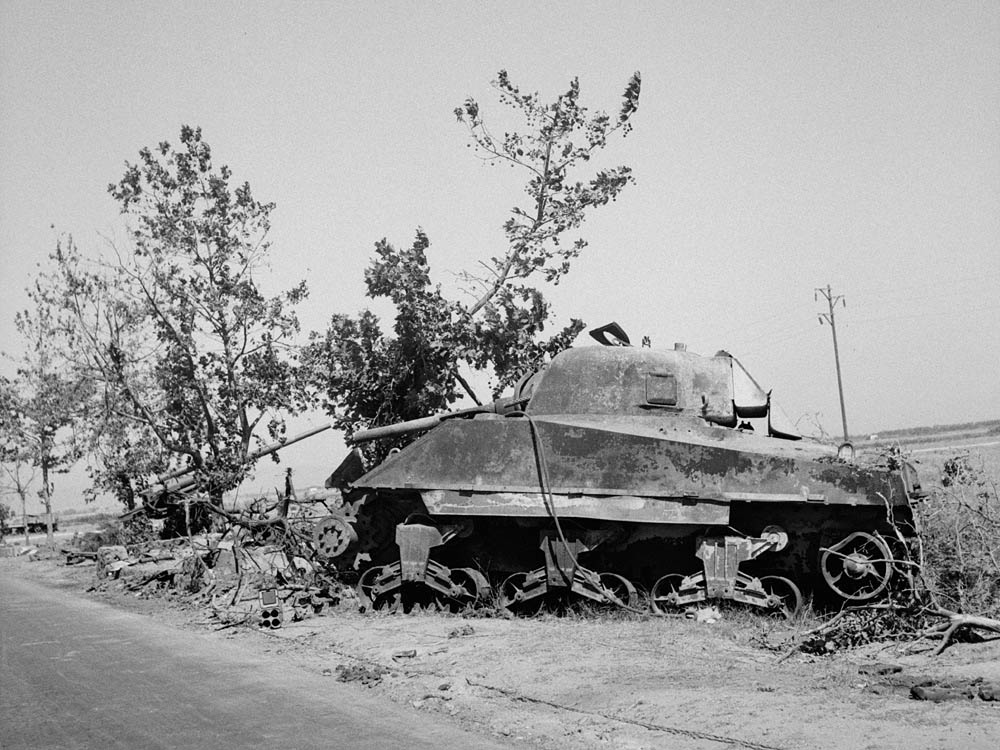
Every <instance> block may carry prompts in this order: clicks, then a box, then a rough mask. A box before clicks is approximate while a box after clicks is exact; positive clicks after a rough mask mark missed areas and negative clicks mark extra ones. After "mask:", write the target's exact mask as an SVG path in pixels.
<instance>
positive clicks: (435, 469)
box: [317, 324, 920, 614]
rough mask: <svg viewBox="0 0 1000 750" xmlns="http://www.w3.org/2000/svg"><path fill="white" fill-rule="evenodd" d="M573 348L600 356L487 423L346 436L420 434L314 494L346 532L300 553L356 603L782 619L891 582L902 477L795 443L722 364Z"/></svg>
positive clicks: (499, 408) (625, 346)
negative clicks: (324, 496)
mask: <svg viewBox="0 0 1000 750" xmlns="http://www.w3.org/2000/svg"><path fill="white" fill-rule="evenodd" d="M591 335H592V336H593V337H594V338H595V339H596V340H597V341H598V342H600V343H602V344H604V345H603V346H584V347H578V348H571V349H568V350H566V351H564V352H562V353H560V354H558V355H557V356H555V357H554V358H553V359H552V361H551V362H550V363H549V364H548V366H547V367H545V368H544V369H542V370H540V371H539V372H536V373H531V374H529V375H528V376H526V377H525V378H523V379H522V380H521V381H520V383H518V385H517V387H516V388H515V389H514V392H513V393H512V394H511V395H510V396H509V397H507V398H504V399H501V400H499V401H497V402H494V403H493V404H490V405H487V406H484V407H476V408H473V409H466V410H463V411H460V412H454V413H452V414H445V415H440V416H434V417H429V418H426V419H421V420H415V421H414V422H408V423H402V424H399V425H390V426H388V427H380V428H376V429H372V430H364V431H360V432H358V433H356V434H355V435H354V436H353V442H355V443H357V444H360V443H363V442H366V441H370V440H380V439H386V438H393V437H397V436H398V435H400V434H403V433H406V432H411V431H422V432H424V434H422V435H421V436H420V437H418V438H417V439H416V440H414V441H413V442H411V443H410V444H409V445H407V446H406V447H405V448H403V449H402V450H400V451H398V452H394V453H392V454H391V455H390V456H389V457H388V458H386V459H385V460H384V461H383V462H381V463H380V464H379V465H377V466H375V467H374V468H372V469H370V470H367V471H365V470H364V468H363V466H362V464H361V460H360V456H359V454H358V453H357V452H356V453H355V454H354V455H353V456H351V457H349V458H348V460H346V461H345V463H344V464H343V465H342V466H341V468H340V469H338V472H335V475H334V476H333V477H331V479H330V480H329V484H333V485H339V486H341V487H342V489H343V490H344V492H345V495H344V497H345V506H344V507H345V512H344V515H343V516H342V517H337V518H331V519H327V520H326V521H325V522H324V523H325V524H326V526H325V528H324V529H320V528H319V527H318V528H317V546H318V548H319V547H321V548H322V549H323V550H324V552H325V554H327V556H328V557H330V558H331V559H338V560H341V561H343V560H348V561H351V562H353V564H354V565H356V566H357V567H359V568H360V569H361V570H362V572H361V575H360V579H359V584H358V588H359V594H360V595H361V597H362V601H363V602H365V603H367V604H368V605H370V606H373V607H399V606H402V607H404V608H405V607H411V606H415V605H426V604H431V605H434V606H449V607H452V608H455V607H461V606H467V605H470V604H475V603H476V602H481V601H484V600H486V599H487V598H490V597H493V598H495V599H496V600H498V601H499V603H500V604H501V605H502V606H504V607H507V608H509V609H511V610H512V611H515V612H528V613H530V612H534V611H536V610H538V609H539V608H541V607H542V606H545V605H546V604H551V603H553V602H559V603H565V602H567V601H569V600H572V599H583V600H587V601H590V602H592V603H594V604H597V605H608V606H625V607H629V608H637V607H640V606H643V607H644V606H646V604H645V602H646V601H648V606H650V607H651V608H652V610H653V611H654V612H659V613H667V612H671V611H677V610H682V609H684V608H686V607H688V606H690V605H694V604H698V603H699V602H704V601H707V600H713V599H724V600H734V601H737V602H742V603H744V604H748V605H752V606H754V607H759V608H761V609H764V610H769V611H779V612H784V613H786V614H787V613H789V612H791V611H793V610H794V609H796V608H797V607H798V606H800V604H801V603H802V601H803V594H804V593H805V594H810V595H812V596H814V597H815V598H817V599H827V600H832V601H834V602H843V601H848V602H853V603H859V602H867V601H871V600H874V599H877V598H879V597H883V596H885V595H886V594H887V593H888V592H889V591H890V590H891V589H892V587H893V584H894V582H900V581H902V582H905V581H906V567H907V566H906V550H907V545H908V543H909V541H910V539H911V537H912V536H913V535H914V529H913V519H912V514H911V512H910V505H909V503H910V500H911V498H912V497H914V496H917V495H919V494H920V488H919V483H918V479H917V475H916V473H915V471H914V470H913V469H912V467H910V466H909V465H908V464H906V463H903V462H900V461H897V460H893V461H891V462H883V463H882V464H881V465H861V464H859V463H857V462H855V461H854V456H853V449H852V448H851V446H850V445H849V444H845V445H844V446H841V447H840V448H839V449H838V448H837V447H835V446H829V445H825V444H822V443H820V442H817V441H814V440H810V439H803V438H802V437H801V436H800V435H799V434H798V433H797V432H796V430H795V428H794V426H793V425H791V424H789V423H788V422H787V420H784V419H782V417H781V412H780V410H779V409H777V408H776V407H775V405H774V404H773V403H772V401H771V395H770V393H769V392H767V391H765V390H764V389H762V388H761V387H760V385H758V383H757V382H756V381H755V380H754V379H753V378H752V377H751V376H750V374H749V373H748V372H747V371H746V369H744V367H743V366H742V365H741V364H740V362H739V361H738V360H737V359H736V358H735V357H733V356H732V355H730V354H729V353H727V352H725V351H720V352H718V353H716V354H715V355H713V356H701V355H698V354H695V353H693V352H690V351H688V350H687V349H686V347H685V346H683V345H681V344H677V345H675V346H674V348H672V349H654V348H649V347H646V346H643V347H633V346H631V345H629V341H628V337H627V336H626V335H625V333H624V332H623V331H622V330H621V329H620V328H619V327H618V326H617V325H615V324H610V325H608V326H604V327H602V328H600V329H596V330H594V331H592V332H591ZM640 591H641V592H644V593H645V594H646V596H645V597H643V596H641V595H640V593H639V592H640Z"/></svg>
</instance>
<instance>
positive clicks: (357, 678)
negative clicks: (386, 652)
mask: <svg viewBox="0 0 1000 750" xmlns="http://www.w3.org/2000/svg"><path fill="white" fill-rule="evenodd" d="M387 674H389V670H388V669H387V668H386V667H383V666H382V665H380V664H372V665H366V664H351V665H347V664H338V665H337V680H338V681H339V682H360V683H361V684H362V685H364V686H365V687H373V686H375V685H377V684H378V683H379V682H381V681H382V678H383V677H384V676H385V675H387Z"/></svg>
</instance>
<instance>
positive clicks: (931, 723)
mask: <svg viewBox="0 0 1000 750" xmlns="http://www.w3.org/2000/svg"><path fill="white" fill-rule="evenodd" d="M60 563H61V560H59V559H54V560H40V561H36V562H28V561H26V560H25V559H24V558H17V559H0V575H16V576H24V577H30V578H33V579H36V580H39V581H40V582H43V583H46V584H47V585H56V586H61V587H65V588H66V589H67V590H68V591H74V592H79V593H81V594H82V593H83V592H85V591H86V590H87V589H88V588H93V585H94V584H95V582H96V579H95V577H94V569H93V567H92V566H74V567H66V566H63V565H61V564H60ZM102 589H103V590H102ZM88 595H90V596H96V597H100V598H102V599H103V600H105V601H107V602H109V603H111V604H113V605H114V606H118V607H123V608H127V609H129V610H132V611H138V612H142V613H146V614H149V615H151V616H152V615H155V616H156V617H157V618H158V619H160V620H164V619H165V620H168V621H170V622H172V623H173V624H175V625H176V626H177V627H181V628H196V629H199V630H206V631H213V630H214V631H217V637H219V638H220V639H221V638H224V639H228V640H235V641H237V642H239V643H240V645H241V646H243V647H245V648H247V649H255V650H258V651H262V652H271V653H274V654H280V655H281V656H283V657H284V658H287V659H288V660H289V662H291V663H294V664H296V665H297V666H299V667H302V668H304V669H307V670H310V671H315V672H316V673H318V674H321V675H326V676H329V677H330V679H331V680H333V679H340V680H343V681H348V682H351V683H353V684H355V685H356V686H357V689H358V690H368V691H373V692H375V693H376V694H378V695H380V696H383V697H385V698H387V699H390V700H392V701H397V702H401V703H408V704H411V705H413V706H415V707H417V708H419V709H421V710H424V711H427V712H430V713H433V714H436V715H438V716H439V717H440V720H441V721H442V722H454V723H458V724H461V725H463V726H465V727H466V728H469V729H472V730H474V731H478V732H480V733H483V734H487V735H491V736H495V737H497V738H502V739H503V740H504V741H507V742H509V743H510V744H511V745H512V746H515V747H537V748H570V749H573V748H580V749H583V748H662V747H670V748H679V749H681V750H686V749H688V748H690V749H692V750H693V749H695V748H697V749H700V748H717V747H723V746H727V745H728V746H731V747H749V748H788V749H791V748H837V749H838V750H843V748H878V749H879V750H891V749H894V748H900V749H902V748H906V750H913V749H914V748H969V749H976V748H984V749H985V748H989V749H990V750H993V749H994V748H996V747H997V746H1000V702H985V701H982V700H978V699H974V700H962V701H948V702H942V703H932V702H928V701H916V700H913V699H911V698H910V697H909V689H910V687H911V686H912V685H913V684H915V683H919V682H920V681H922V680H924V679H927V678H932V679H936V680H951V679H954V680H959V679H965V680H967V679H972V678H983V679H985V680H1000V640H993V641H989V642H985V643H978V644H956V645H954V646H952V647H951V648H950V649H949V650H947V651H946V652H945V653H944V654H942V655H940V656H937V657H934V656H931V655H930V651H931V650H932V648H933V646H934V645H935V644H921V645H919V646H918V647H917V648H916V649H913V648H912V647H911V648H910V649H908V652H907V651H904V650H903V649H901V648H899V647H894V646H880V647H868V648H867V649H865V650H863V651H855V652H851V653H838V654H835V655H832V656H826V657H815V656H807V655H803V654H798V653H796V654H795V655H792V656H788V652H787V650H780V649H779V650H774V649H771V648H765V646H764V645H763V644H765V643H766V644H771V645H772V646H775V645H777V644H780V643H782V642H783V641H784V640H786V639H787V638H789V637H790V636H791V635H793V633H794V627H795V625H789V624H787V623H784V622H779V621H775V620H772V619H764V618H759V617H757V616H752V615H749V614H747V613H743V612H736V611H723V613H722V618H721V619H720V620H718V621H716V622H712V623H709V622H696V621H695V620H689V619H683V618H681V617H677V618H653V617H648V618H642V617H637V616H634V615H632V616H629V617H627V618H625V617H618V616H614V615H611V616H604V617H600V618H598V617H594V616H584V615H576V616H573V615H570V616H563V617H555V616H551V615H545V616H541V617H538V618H533V619H503V618H487V617H472V618H467V617H462V616H458V615H443V614H429V613H420V614H415V615H402V614H395V615H393V614H383V613H375V614H362V613H359V612H357V609H356V607H354V606H352V604H351V603H350V602H345V603H344V604H343V605H342V606H340V607H338V608H335V609H332V610H328V611H327V612H326V613H324V614H323V615H321V616H317V617H312V618H309V619H306V620H303V621H301V622H288V623H284V624H283V625H282V627H280V628H278V629H274V630H261V629H259V628H257V627H255V626H240V627H222V626H220V624H219V622H218V621H216V620H214V619H212V618H209V617H207V616H206V614H205V613H204V611H202V610H200V609H191V608H186V607H185V606H184V605H183V603H182V602H180V601H171V600H168V599H161V598H153V599H142V598H137V597H136V596H135V595H128V594H125V593H123V592H122V591H121V590H120V589H118V588H116V587H113V586H112V587H98V589H97V590H92V591H91V592H89V594H88ZM373 720H377V717H373Z"/></svg>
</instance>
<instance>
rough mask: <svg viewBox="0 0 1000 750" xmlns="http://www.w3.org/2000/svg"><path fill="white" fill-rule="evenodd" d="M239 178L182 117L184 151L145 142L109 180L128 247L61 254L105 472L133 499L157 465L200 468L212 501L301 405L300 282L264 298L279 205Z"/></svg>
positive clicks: (62, 279) (56, 288)
mask: <svg viewBox="0 0 1000 750" xmlns="http://www.w3.org/2000/svg"><path fill="white" fill-rule="evenodd" d="M231 177H232V173H231V171H230V169H229V168H228V167H226V166H221V167H219V168H216V167H215V166H214V165H213V162H212V155H211V149H210V147H209V145H208V144H207V143H205V142H204V141H203V140H202V136H201V130H200V129H199V128H191V127H188V126H184V127H182V128H181V134H180V145H179V147H177V148H174V147H172V146H171V145H170V144H169V143H168V142H161V143H160V144H159V145H158V146H157V147H156V148H155V149H149V148H144V149H142V150H141V151H140V152H139V161H138V163H136V164H130V163H126V170H125V174H124V176H123V177H122V178H121V180H120V181H119V182H117V183H113V184H111V185H109V186H108V191H109V192H110V194H111V195H112V197H113V198H114V199H115V200H116V201H117V202H118V203H119V205H120V208H121V211H122V214H123V215H124V216H125V217H126V220H127V221H128V223H129V230H128V236H129V242H130V245H129V246H128V248H122V247H118V246H115V245H112V247H111V250H112V251H113V256H114V257H113V259H112V260H111V261H104V262H96V261H95V260H93V259H89V258H85V257H83V256H82V255H81V253H80V252H79V251H78V250H77V248H76V246H75V245H73V243H72V241H69V242H65V243H60V245H59V246H58V247H57V249H56V253H55V256H54V257H55V259H56V262H57V266H58V274H57V276H56V277H54V278H53V279H52V284H51V285H50V288H51V289H52V290H53V293H54V294H57V295H58V296H59V298H60V299H61V302H62V305H63V308H64V309H65V310H66V311H68V312H69V313H70V315H71V317H72V319H73V321H74V325H75V327H76V330H77V331H78V334H79V336H80V339H81V341H82V342H83V345H82V347H81V350H82V352H83V355H84V359H85V360H86V366H87V367H88V368H89V369H90V370H91V372H93V373H94V374H95V377H96V378H97V379H98V380H99V382H100V383H101V384H102V386H103V390H104V392H103V400H102V403H103V413H104V421H103V424H102V428H101V429H100V430H98V431H97V434H98V435H99V436H100V437H99V439H98V440H97V446H98V448H99V450H98V455H100V456H101V457H102V461H103V470H102V473H101V476H100V477H99V480H100V481H101V482H103V483H104V486H105V487H111V486H116V485H117V486H118V489H119V490H120V493H119V496H120V497H121V498H122V500H123V502H124V503H125V504H126V505H129V504H130V503H131V502H132V499H131V498H133V497H134V490H135V485H134V480H135V478H136V476H137V475H141V473H142V472H143V471H145V470H148V469H150V468H153V467H154V466H155V465H157V464H159V468H164V469H165V468H180V469H190V470H192V471H193V472H195V474H196V477H197V479H198V488H199V490H200V491H201V492H202V493H203V494H205V495H207V496H208V497H209V498H210V499H211V502H212V503H213V504H214V505H216V506H218V505H219V504H221V498H222V493H223V492H224V491H225V490H227V489H229V488H231V487H233V486H235V485H236V484H238V483H239V482H240V481H241V480H242V479H243V477H244V476H245V475H246V473H247V472H248V471H249V470H250V468H251V467H252V461H250V460H249V458H248V456H249V453H250V451H251V450H252V449H253V448H254V447H255V442H257V441H260V440H261V437H260V432H262V431H264V430H266V431H267V433H268V435H269V437H270V438H271V439H279V438H280V437H282V436H283V434H284V417H285V416H286V415H287V414H290V413H295V412H296V411H297V410H299V409H300V408H301V407H302V406H303V405H304V395H305V392H304V390H303V388H302V385H301V383H300V379H299V377H298V371H297V368H296V366H295V363H294V361H293V359H292V357H290V356H289V347H290V346H291V345H292V341H293V338H294V336H295V335H296V334H297V333H298V331H299V322H298V318H297V316H296V314H295V311H294V308H295V305H296V304H297V303H298V302H300V301H301V300H302V299H304V297H305V296H306V294H307V291H306V287H305V284H304V283H301V284H299V285H297V286H296V287H294V288H293V289H291V290H288V291H285V292H283V293H280V294H277V295H275V296H272V297H266V296H265V295H264V293H263V292H262V290H261V288H260V286H259V279H258V274H260V273H261V271H262V270H263V269H264V268H265V267H266V262H267V259H268V253H269V250H270V243H269V242H268V241H267V235H268V231H269V229H270V214H271V211H272V210H273V208H274V204H271V203H261V202H260V201H258V200H257V199H256V198H254V196H253V193H252V191H251V189H250V186H249V184H247V183H243V184H242V185H239V186H236V187H233V186H231V184H230V183H231ZM136 461H138V464H139V465H138V466H136ZM136 469H138V471H137V470H136ZM126 484H127V486H126Z"/></svg>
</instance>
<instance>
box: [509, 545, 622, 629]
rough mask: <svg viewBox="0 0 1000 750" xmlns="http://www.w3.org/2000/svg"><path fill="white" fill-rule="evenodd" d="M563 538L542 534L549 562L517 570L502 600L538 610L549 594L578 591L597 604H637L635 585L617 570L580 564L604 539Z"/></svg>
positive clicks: (514, 608) (513, 607) (528, 610)
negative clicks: (596, 570) (616, 571)
mask: <svg viewBox="0 0 1000 750" xmlns="http://www.w3.org/2000/svg"><path fill="white" fill-rule="evenodd" d="M600 536H604V535H598V538H588V539H587V540H583V539H563V538H562V537H559V536H556V535H555V534H551V533H546V534H543V535H542V539H541V545H540V548H541V550H542V554H543V555H544V556H545V565H544V566H543V567H541V568H536V569H535V570H532V571H529V572H526V573H515V574H514V575H512V576H510V577H509V578H507V580H505V581H504V582H503V585H502V586H501V588H500V603H501V605H502V606H504V607H506V608H507V609H509V610H511V611H516V612H523V613H525V614H530V613H532V612H533V611H537V610H538V609H539V608H541V606H542V604H543V603H544V599H545V597H547V596H548V595H549V594H570V593H572V594H575V595H576V596H579V597H581V598H583V599H588V600H590V601H592V602H594V603H596V604H614V605H617V606H622V605H625V606H633V605H634V603H635V600H636V598H637V594H636V590H635V586H633V585H632V583H631V582H629V581H628V580H627V579H625V578H623V577H622V576H620V575H617V574H615V573H596V572H594V571H593V570H589V569H587V568H584V567H583V566H582V565H580V563H579V560H578V557H579V555H581V554H585V553H587V552H589V551H590V550H591V549H593V548H594V547H596V546H597V544H599V543H600V541H601V539H600Z"/></svg>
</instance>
